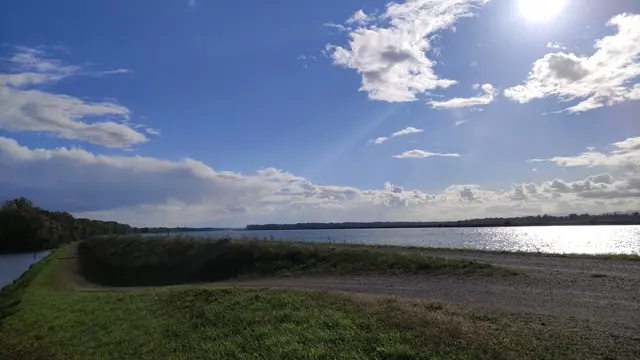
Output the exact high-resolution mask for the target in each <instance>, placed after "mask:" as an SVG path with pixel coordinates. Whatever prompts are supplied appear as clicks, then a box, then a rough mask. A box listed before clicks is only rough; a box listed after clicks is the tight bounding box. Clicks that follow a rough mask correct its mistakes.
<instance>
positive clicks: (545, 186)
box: [0, 137, 640, 226]
mask: <svg viewBox="0 0 640 360" xmlns="http://www.w3.org/2000/svg"><path fill="white" fill-rule="evenodd" d="M0 168H1V169H2V170H3V171H1V172H0V199H8V198H13V197H16V196H28V197H30V198H32V199H33V200H34V201H35V202H36V203H38V204H40V205H41V206H44V207H46V208H50V209H59V210H65V211H70V212H72V213H74V214H75V215H77V216H85V217H90V218H97V219H103V220H116V221H121V222H126V223H130V224H132V225H138V226H160V225H163V226H184V225H196V226H197V225H216V224H219V225H225V226H242V225H245V224H247V223H265V222H298V221H301V222H305V221H381V220H386V221H394V220H405V221H428V220H452V219H464V218H477V217H494V216H518V215H532V214H533V215H537V214H540V213H548V214H557V213H567V212H573V211H574V210H575V209H579V210H580V212H595V213H601V212H606V211H626V210H629V209H637V208H638V206H640V197H639V191H640V178H638V177H633V176H627V177H623V178H618V179H616V178H614V177H613V176H612V175H610V174H606V173H605V174H598V175H593V176H590V177H587V178H585V179H583V180H578V181H563V180H558V179H556V180H552V181H547V182H542V183H526V184H514V185H512V186H511V187H510V188H507V189H486V188H483V187H481V186H478V185H452V186H449V187H447V188H445V189H444V190H442V191H440V192H437V193H434V194H430V193H425V192H422V191H419V190H407V189H405V188H403V187H402V186H397V185H394V184H392V183H390V182H387V183H386V184H384V185H383V186H382V187H381V189H373V190H363V189H358V188H354V187H349V186H332V185H317V184H314V183H312V182H311V181H309V180H308V179H305V178H302V177H299V176H296V175H294V174H291V173H288V172H285V171H282V170H277V169H274V168H267V169H263V170H258V171H256V172H255V173H254V174H251V175H244V174H239V173H236V172H230V171H219V170H214V169H213V168H211V167H209V166H208V165H205V164H203V163H202V162H199V161H196V160H193V159H184V160H180V161H167V160H162V159H156V158H150V157H143V156H108V155H98V154H92V153H89V152H87V151H85V150H81V149H74V148H72V149H69V148H58V149H29V148H27V147H24V146H21V145H19V144H18V143H17V142H16V141H14V140H12V139H8V138H2V137H0ZM621 204H622V205H621Z"/></svg>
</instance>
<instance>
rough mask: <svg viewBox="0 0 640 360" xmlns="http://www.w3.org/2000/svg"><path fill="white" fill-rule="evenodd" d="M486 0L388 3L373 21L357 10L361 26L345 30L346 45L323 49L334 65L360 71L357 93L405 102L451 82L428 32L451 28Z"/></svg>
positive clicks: (378, 98) (373, 98) (453, 82)
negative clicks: (440, 72)
mask: <svg viewBox="0 0 640 360" xmlns="http://www.w3.org/2000/svg"><path fill="white" fill-rule="evenodd" d="M485 3H486V0H439V1H434V0H408V1H406V2H404V3H402V4H400V3H394V2H392V3H389V4H388V5H387V7H386V10H385V11H384V13H382V14H380V15H379V16H377V17H376V18H375V19H374V18H373V17H372V16H369V15H366V14H365V13H364V12H362V11H359V12H357V13H356V14H354V16H352V17H351V18H350V21H351V23H353V24H358V25H361V26H360V27H358V28H356V29H354V30H352V31H351V32H350V33H349V43H348V45H346V46H337V45H333V44H329V45H327V46H326V51H327V53H328V54H329V55H330V56H331V58H332V59H333V62H334V64H335V65H337V66H342V67H346V68H350V69H354V70H356V71H357V72H358V73H359V74H361V75H362V86H361V87H360V91H365V92H367V94H368V96H369V98H370V99H372V100H381V101H388V102H406V101H414V100H416V96H417V95H420V94H424V93H425V92H426V91H427V90H433V89H436V88H447V87H449V86H451V85H453V84H455V83H456V81H455V80H450V79H441V78H439V77H438V76H437V75H436V74H435V71H434V66H435V64H436V63H435V62H434V61H432V60H431V59H429V58H427V52H429V51H430V50H432V47H431V43H430V39H429V35H432V34H434V33H436V32H438V31H440V30H444V29H448V28H451V27H452V26H453V25H454V24H455V23H456V21H458V19H460V18H463V17H470V16H473V15H474V11H475V10H477V9H478V8H479V7H481V6H482V5H484V4H485Z"/></svg>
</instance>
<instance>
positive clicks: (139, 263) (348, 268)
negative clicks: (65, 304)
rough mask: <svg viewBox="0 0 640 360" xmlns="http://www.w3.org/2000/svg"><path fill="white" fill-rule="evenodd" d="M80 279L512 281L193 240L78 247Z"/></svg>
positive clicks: (409, 259) (369, 251) (408, 257)
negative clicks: (301, 276) (442, 277)
mask: <svg viewBox="0 0 640 360" xmlns="http://www.w3.org/2000/svg"><path fill="white" fill-rule="evenodd" d="M79 256H80V260H81V261H80V263H81V270H82V273H83V274H84V275H85V276H86V277H87V278H89V279H91V280H92V281H93V282H96V283H100V284H107V285H114V286H143V285H167V284H181V283H188V282H203V281H215V280H222V279H227V278H232V277H237V276H241V275H265V274H283V273H339V274H344V273H366V272H374V273H380V272H384V273H389V272H391V273H398V272H404V273H429V274H456V275H513V274H514V272H513V271H510V270H507V269H504V268H500V267H496V266H492V265H490V264H485V263H480V262H475V261H469V260H455V259H446V258H442V257H435V256H423V255H421V254H419V253H411V252H410V253H401V252H397V251H388V250H386V249H378V248H375V247H365V246H359V247H355V246H340V245H333V244H314V243H297V242H290V241H255V240H230V239H218V240H214V239H203V238H195V237H194V238H191V237H175V238H167V237H142V236H124V237H99V238H95V239H91V240H87V241H84V242H82V243H80V245H79Z"/></svg>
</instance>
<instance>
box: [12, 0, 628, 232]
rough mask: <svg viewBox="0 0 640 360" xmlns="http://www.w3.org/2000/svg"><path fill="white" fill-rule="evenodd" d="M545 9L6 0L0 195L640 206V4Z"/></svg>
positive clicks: (243, 215) (323, 208)
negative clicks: (639, 115)
mask: <svg viewBox="0 0 640 360" xmlns="http://www.w3.org/2000/svg"><path fill="white" fill-rule="evenodd" d="M531 3H532V0H518V1H515V0H514V1H507V0H491V1H486V0H409V1H403V0H398V1H396V2H386V1H367V2H363V1H355V0H349V1H339V2H337V1H336V2H308V1H271V2H262V1H252V2H249V3H246V2H243V3H238V2H227V3H221V2H214V1H205V0H195V1H188V0H184V1H181V0H161V1H135V2H125V1H92V2H87V1H74V0H69V1H64V2H61V1H44V0H25V1H20V2H18V1H6V2H3V3H2V4H0V199H7V198H11V197H15V196H22V195H26V196H29V197H31V198H33V199H34V200H35V201H36V202H37V203H38V204H41V205H43V206H45V207H48V208H51V209H58V210H65V211H70V212H72V213H74V214H76V215H78V216H87V217H92V218H99V219H113V220H118V221H124V222H129V223H132V224H134V225H164V224H167V225H233V226H235V225H244V224H246V223H254V222H295V221H351V220H362V221H371V220H431V219H459V218H471V217H485V216H512V215H528V214H534V215H537V214H540V213H553V214H561V213H569V212H595V213H600V212H606V211H629V210H637V209H638V208H640V206H638V205H639V204H638V199H639V198H640V177H639V176H640V175H638V169H637V168H638V165H640V127H639V126H638V116H637V114H638V113H639V110H640V102H638V101H637V100H640V85H638V77H639V76H640V15H637V14H638V13H640V4H638V3H637V2H635V1H631V0H614V1H606V2H605V1H589V0H582V1H581V0H564V1H551V0H546V1H542V2H537V3H536V4H535V5H534V6H531ZM35 9H37V11H36V10H35Z"/></svg>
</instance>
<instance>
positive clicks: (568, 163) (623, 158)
mask: <svg viewBox="0 0 640 360" xmlns="http://www.w3.org/2000/svg"><path fill="white" fill-rule="evenodd" d="M611 147H612V150H611V151H609V152H608V153H605V152H600V151H595V148H589V149H588V150H587V151H585V152H583V153H582V154H579V155H575V156H556V157H553V158H551V159H532V160H529V162H541V161H550V162H554V163H556V164H558V165H560V166H565V167H574V166H584V167H596V166H603V167H612V168H622V169H627V170H640V137H633V138H628V139H626V140H624V141H620V142H616V143H613V144H611Z"/></svg>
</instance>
